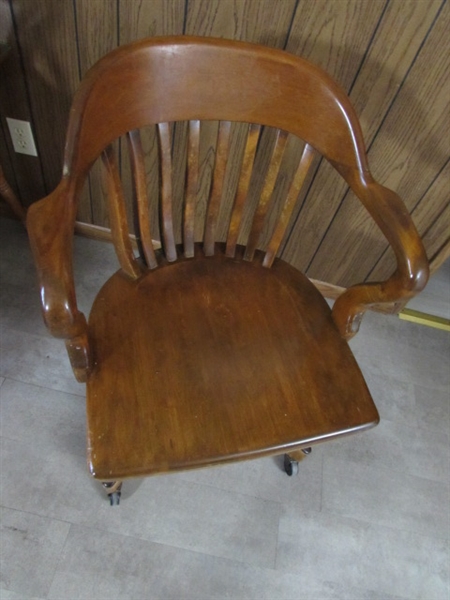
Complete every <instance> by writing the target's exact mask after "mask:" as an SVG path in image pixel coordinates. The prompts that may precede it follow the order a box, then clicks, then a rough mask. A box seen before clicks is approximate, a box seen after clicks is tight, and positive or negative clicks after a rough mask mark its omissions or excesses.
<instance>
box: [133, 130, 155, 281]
mask: <svg viewBox="0 0 450 600" xmlns="http://www.w3.org/2000/svg"><path fill="white" fill-rule="evenodd" d="M127 139H128V148H129V154H130V161H131V171H132V173H133V181H134V184H135V193H136V198H137V205H138V221H139V241H140V243H141V244H142V254H143V256H144V258H145V262H146V264H147V266H148V267H149V268H150V269H154V268H155V267H157V266H158V263H157V261H156V256H155V250H154V248H153V241H152V233H151V232H152V227H151V223H150V211H149V206H148V197H147V181H146V176H145V157H144V151H143V150H142V142H141V136H140V133H139V131H138V130H136V129H135V130H133V131H129V132H128V133H127Z"/></svg>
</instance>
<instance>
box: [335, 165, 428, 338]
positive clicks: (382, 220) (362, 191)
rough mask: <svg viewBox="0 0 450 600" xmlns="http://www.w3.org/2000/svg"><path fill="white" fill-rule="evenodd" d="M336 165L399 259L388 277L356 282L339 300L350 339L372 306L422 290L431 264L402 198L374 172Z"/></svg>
mask: <svg viewBox="0 0 450 600" xmlns="http://www.w3.org/2000/svg"><path fill="white" fill-rule="evenodd" d="M335 166H336V168H337V169H338V170H339V172H341V174H342V175H343V176H344V177H345V179H346V180H347V181H348V183H349V184H350V186H351V188H352V189H353V191H354V192H355V193H356V194H357V196H358V197H359V199H360V200H361V202H362V203H363V204H364V206H365V207H366V209H367V210H368V211H369V213H370V214H371V216H372V217H373V219H374V220H375V222H376V223H377V225H378V226H379V227H380V229H381V231H382V232H383V234H384V235H385V237H386V239H387V240H388V242H389V243H390V245H391V247H392V249H393V251H394V253H395V257H396V259H397V268H396V270H395V272H394V273H393V274H392V275H391V277H389V279H387V281H384V282H381V283H367V284H359V285H355V286H352V287H350V288H348V289H347V290H346V291H345V292H344V293H343V294H342V295H341V296H339V297H338V299H337V300H336V302H335V304H334V306H333V312H332V314H333V319H334V321H335V323H336V325H337V327H338V329H339V331H340V333H341V335H342V336H343V337H344V338H346V339H350V338H351V337H353V336H354V335H355V334H356V333H357V332H358V330H359V325H360V323H361V319H362V317H363V315H364V313H365V312H366V310H367V309H368V308H370V307H371V306H373V305H375V304H391V303H400V305H402V304H403V303H404V302H405V301H407V300H409V299H410V298H412V297H413V296H415V295H416V294H417V293H418V292H420V291H421V290H422V289H423V288H424V287H425V285H426V283H427V281H428V276H429V265H428V259H427V256H426V253H425V249H424V247H423V244H422V240H421V239H420V236H419V234H418V232H417V230H416V227H415V225H414V223H413V221H412V219H411V216H410V215H409V212H408V210H407V208H406V206H405V204H404V203H403V201H402V200H401V198H399V196H398V195H397V194H395V193H394V192H392V191H391V190H389V189H387V188H385V187H383V186H382V185H380V184H378V183H376V182H375V181H374V180H373V179H372V177H371V176H370V174H367V173H365V174H364V177H362V176H361V173H359V172H355V170H353V169H352V170H350V169H347V168H346V167H341V166H337V165H335ZM399 308H400V307H399Z"/></svg>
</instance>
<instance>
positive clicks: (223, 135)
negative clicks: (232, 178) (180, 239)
mask: <svg viewBox="0 0 450 600" xmlns="http://www.w3.org/2000/svg"><path fill="white" fill-rule="evenodd" d="M230 130H231V123H230V121H221V123H220V126H219V132H218V135H217V147H216V160H215V164H214V173H213V182H212V188H211V194H210V198H209V204H208V211H207V213H206V223H205V236H204V242H203V251H204V253H205V255H206V256H212V255H213V254H214V244H215V241H216V239H215V237H216V226H217V217H218V215H219V209H220V201H221V199H222V192H223V184H224V179H225V170H226V166H227V160H228V148H229V141H230Z"/></svg>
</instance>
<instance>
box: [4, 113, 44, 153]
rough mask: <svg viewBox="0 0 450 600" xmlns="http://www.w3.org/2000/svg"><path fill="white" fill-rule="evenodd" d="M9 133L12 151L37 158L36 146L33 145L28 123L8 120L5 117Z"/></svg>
mask: <svg viewBox="0 0 450 600" xmlns="http://www.w3.org/2000/svg"><path fill="white" fill-rule="evenodd" d="M6 122H7V123H8V128H9V133H10V134H11V139H12V143H13V146H14V151H15V152H17V153H19V154H28V155H29V156H37V155H38V154H37V150H36V145H35V143H34V138H33V132H32V131H31V125H30V123H29V121H21V120H20V119H10V118H9V117H6Z"/></svg>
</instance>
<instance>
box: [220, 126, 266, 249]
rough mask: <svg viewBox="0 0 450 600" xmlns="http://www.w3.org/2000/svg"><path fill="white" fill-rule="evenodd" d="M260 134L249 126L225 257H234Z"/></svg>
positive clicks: (259, 128) (257, 127) (255, 128)
mask: <svg viewBox="0 0 450 600" xmlns="http://www.w3.org/2000/svg"><path fill="white" fill-rule="evenodd" d="M260 133H261V126H260V125H257V124H252V125H250V127H249V131H248V137H247V143H246V145H245V151H244V157H243V163H242V167H241V175H240V178H239V183H238V187H237V192H236V198H235V202H234V207H233V212H232V215H231V222H230V228H229V231H228V238H227V249H226V254H227V256H234V254H235V252H236V244H237V241H238V236H239V232H240V230H241V223H242V213H243V210H244V206H245V201H246V200H247V194H248V188H249V185H250V179H251V176H252V172H253V164H254V162H255V155H256V149H257V144H258V140H259V136H260Z"/></svg>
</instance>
